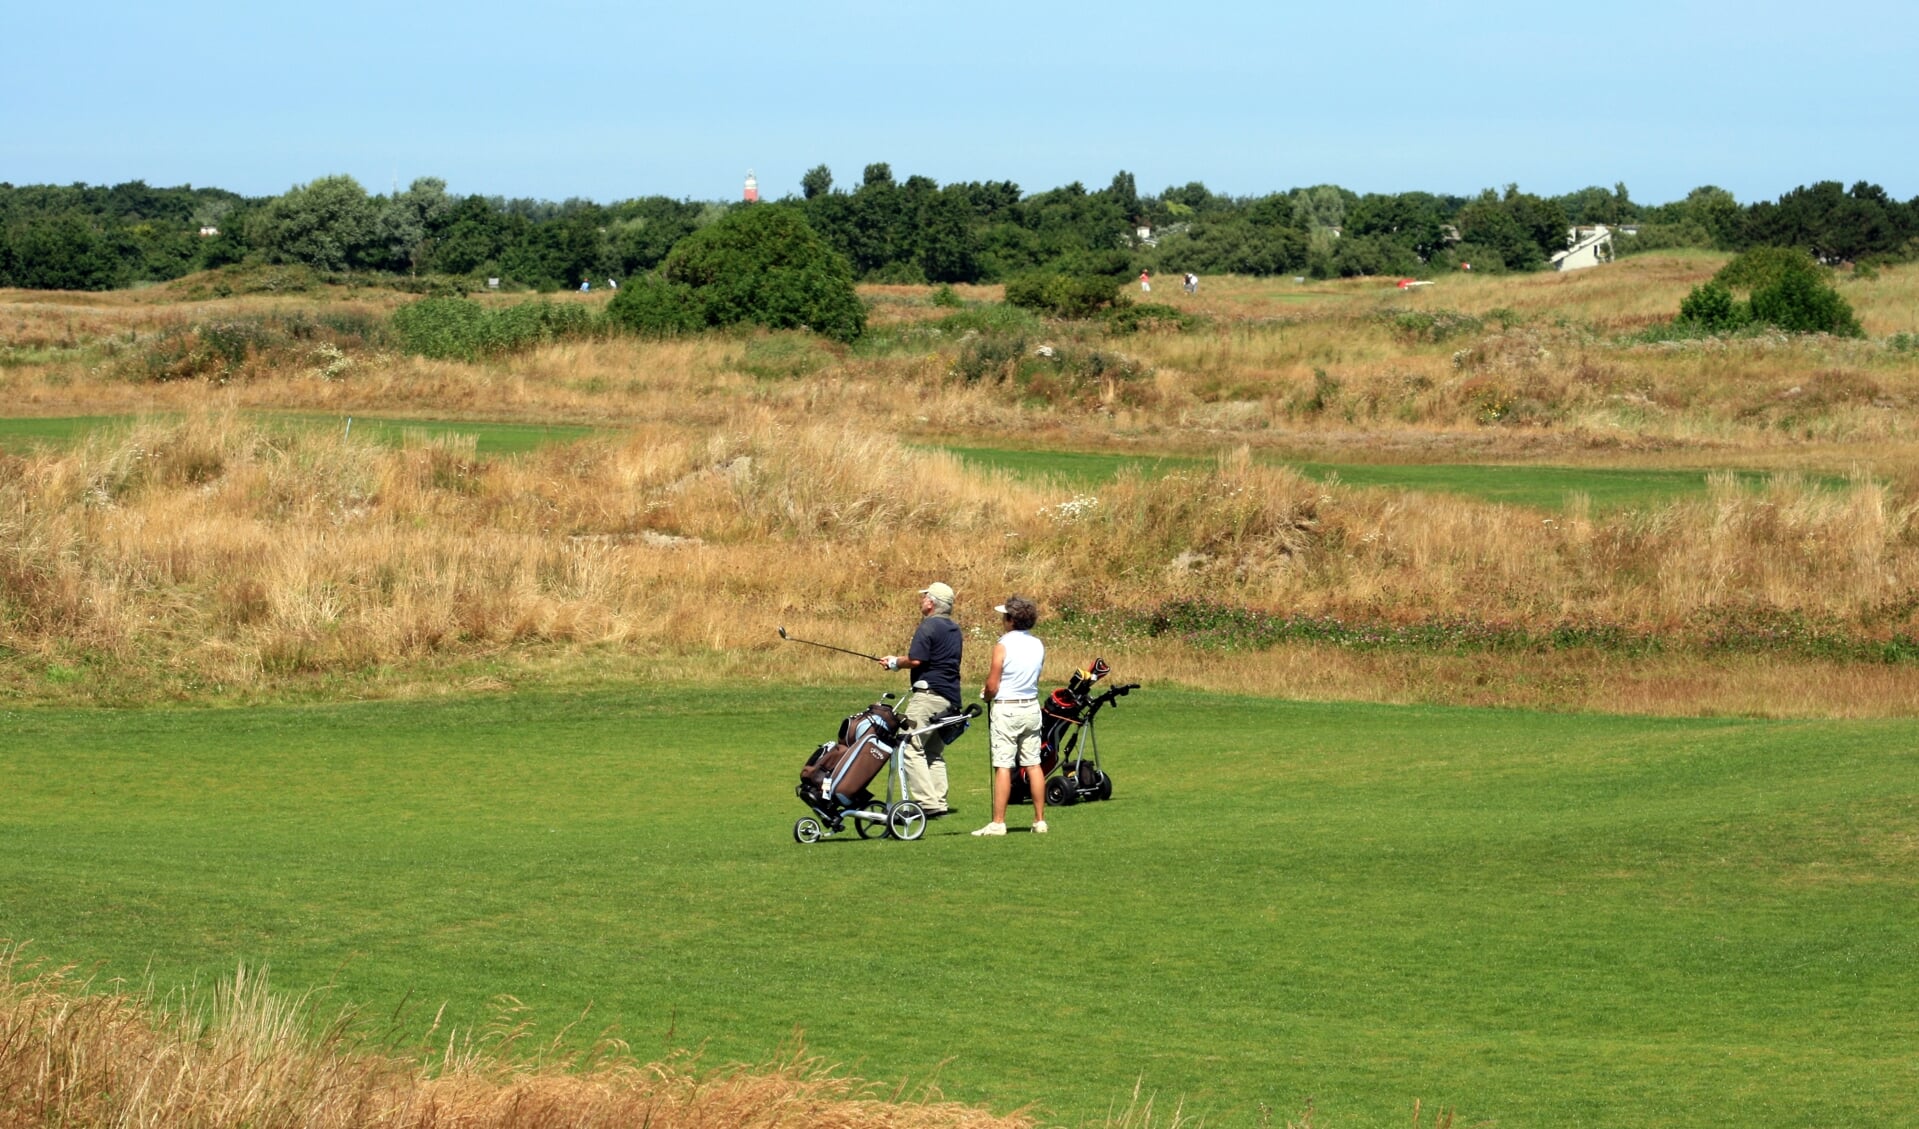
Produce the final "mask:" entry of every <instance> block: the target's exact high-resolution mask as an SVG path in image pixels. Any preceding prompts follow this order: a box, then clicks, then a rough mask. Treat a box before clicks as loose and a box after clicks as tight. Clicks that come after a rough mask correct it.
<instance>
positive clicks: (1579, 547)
mask: <svg viewBox="0 0 1919 1129" xmlns="http://www.w3.org/2000/svg"><path fill="white" fill-rule="evenodd" d="M1068 493H1069V492H1067V491H1062V490H1058V489H1053V488H1048V487H1046V486H1044V485H1043V484H1041V485H1034V484H1029V483H1025V482H1021V481H1018V480H1014V479H1012V478H1009V477H1007V476H1004V475H1000V474H980V473H977V472H972V471H969V470H967V469H966V468H965V467H964V466H962V465H961V464H959V463H958V462H957V461H955V460H954V459H953V458H952V457H951V456H948V455H945V454H942V453H938V452H926V451H920V450H915V449H911V448H908V447H904V446H902V445H901V444H899V443H897V442H896V441H894V440H893V439H891V438H890V437H887V436H884V435H879V434H875V433H874V432H872V431H870V430H864V429H860V428H858V427H856V426H852V425H850V424H847V423H843V422H841V423H835V422H820V423H794V422H791V419H790V417H789V416H787V415H786V414H785V413H783V412H781V411H778V410H775V409H771V408H767V407H763V406H762V407H752V408H747V409H741V410H738V411H736V412H735V414H733V415H731V416H730V417H728V418H725V419H723V420H721V421H720V422H719V423H718V424H717V425H715V426H712V427H707V426H687V425H685V424H678V425H669V424H665V423H661V424H654V425H648V426H642V427H636V428H633V429H630V430H628V431H626V432H624V433H623V434H622V435H621V436H620V437H619V438H616V439H606V440H591V441H585V442H581V443H577V444H573V445H567V446H555V447H549V448H544V449H542V450H539V451H537V452H535V453H533V454H531V455H528V456H525V457H522V458H519V459H481V458H479V457H477V456H476V455H475V454H474V452H473V448H472V442H471V440H470V439H469V440H466V441H464V442H462V441H460V440H458V439H433V440H428V439H424V438H422V439H416V440H414V441H412V442H410V443H408V444H407V445H405V446H403V447H401V448H399V449H392V448H387V447H382V446H378V445H376V444H373V443H370V442H360V441H353V440H349V439H347V438H346V437H344V436H342V435H341V434H339V433H336V432H334V431H332V430H331V429H326V430H291V431H284V430H274V429H269V428H263V427H261V426H260V425H258V424H254V423H250V422H248V421H247V420H246V419H245V418H244V417H240V416H238V415H235V414H233V413H231V412H229V413H222V414H217V415H207V414H202V415H194V416H188V417H185V418H183V419H179V420H164V421H163V420H148V421H146V422H143V423H140V424H138V425H136V426H134V427H132V428H131V429H130V430H128V431H126V432H124V433H120V434H112V433H105V434H101V435H96V436H95V437H93V438H92V439H90V440H88V441H87V442H86V443H84V444H83V445H81V446H80V447H78V448H76V449H74V450H70V451H65V452H47V453H40V454H36V455H33V456H30V457H27V458H18V457H3V458H0V582H3V583H4V592H5V604H4V608H5V612H6V614H5V616H4V619H0V646H4V647H6V648H7V649H8V651H9V652H11V653H12V654H13V655H15V656H17V657H18V658H21V659H32V660H34V662H35V663H36V664H42V665H43V664H59V663H62V662H70V661H74V660H75V658H76V656H86V657H88V658H90V660H91V661H95V662H105V663H107V664H108V665H110V666H119V667H123V668H125V669H128V670H147V669H148V668H153V669H155V671H156V672H157V673H156V674H155V675H154V677H156V678H159V679H161V680H162V681H163V682H165V683H167V684H168V685H170V686H171V687H172V688H173V690H174V691H175V692H187V693H192V692H205V691H207V690H210V689H212V688H215V687H218V688H222V689H224V690H228V691H235V690H238V691H245V690H260V689H267V688H271V687H272V686H274V685H276V684H281V683H285V682H288V681H295V682H297V681H298V680H300V679H303V678H310V677H313V676H316V675H334V676H337V675H341V674H350V673H352V672H355V671H366V670H373V669H378V668H381V667H383V666H386V665H389V664H395V663H398V664H427V665H429V666H431V665H435V664H443V663H447V662H458V661H462V660H468V659H472V658H475V657H485V656H494V655H500V654H504V653H507V652H510V651H513V650H517V649H525V648H542V647H558V648H563V649H571V650H579V649H581V648H585V649H588V650H611V651H614V652H622V653H627V654H632V655H637V656H642V657H644V656H665V655H684V654H687V653H692V652H699V651H702V650H711V651H717V652H728V651H735V650H742V651H752V650H755V649H759V648H764V647H766V646H769V645H771V644H770V640H771V638H772V630H771V629H772V627H773V626H775V625H776V624H781V623H784V624H786V625H788V626H790V627H792V628H793V629H794V631H795V632H796V633H797V634H801V635H803V636H806V637H823V636H825V637H838V636H840V635H843V634H844V633H845V631H846V629H847V626H848V625H862V626H864V625H866V624H870V623H872V622H875V621H882V622H883V621H884V619H885V617H887V616H889V615H890V614H892V613H894V612H895V611H897V610H898V609H899V605H900V604H901V603H902V597H901V595H900V594H901V593H903V592H910V591H911V590H913V589H914V588H916V587H918V586H920V585H922V584H924V583H925V581H926V580H927V579H928V578H930V577H933V576H940V577H944V578H946V579H948V580H949V581H950V582H952V583H954V584H955V585H956V586H957V587H958V588H959V589H960V591H961V592H962V593H965V594H966V596H967V599H968V600H969V601H971V604H972V610H976V609H977V607H978V606H983V605H984V604H986V603H987V602H988V600H987V597H993V598H997V597H999V596H1001V595H1003V594H1004V593H1006V592H1008V591H1014V590H1018V591H1023V592H1027V593H1029V594H1032V595H1035V596H1036V597H1038V598H1039V599H1040V600H1041V601H1042V602H1043V603H1045V604H1046V605H1047V606H1049V607H1055V608H1056V607H1059V606H1060V605H1062V604H1066V603H1071V604H1073V605H1075V606H1077V607H1080V608H1083V609H1092V610H1100V609H1127V608H1131V609H1150V608H1154V607H1157V606H1162V605H1165V604H1168V603H1171V602H1175V601H1187V600H1198V601H1204V602H1210V603H1217V604H1225V605H1232V606H1246V607H1253V608H1261V609H1271V610H1275V611H1286V612H1291V613H1300V614H1311V615H1326V616H1337V617H1342V618H1345V619H1347V620H1350V621H1353V622H1359V623H1380V624H1384V625H1392V624H1403V623H1419V622H1425V621H1430V620H1433V619H1445V618H1457V619H1461V620H1465V621H1471V622H1477V623H1491V624H1504V625H1512V626H1517V627H1520V628H1525V629H1530V630H1534V631H1538V632H1543V631H1547V630H1550V629H1551V628H1552V627H1553V626H1554V625H1557V624H1560V623H1566V622H1571V623H1578V624H1587V625H1603V626H1609V627H1615V628H1619V629H1622V630H1625V631H1628V632H1631V633H1638V634H1642V635H1658V636H1670V637H1672V638H1673V639H1675V640H1676V641H1678V643H1679V644H1680V647H1681V649H1682V650H1684V647H1685V640H1687V639H1690V638H1695V637H1696V636H1698V634H1699V632H1701V631H1702V630H1705V629H1707V628H1710V627H1711V626H1712V625H1713V624H1715V623H1719V622H1722V621H1725V620H1727V619H1729V618H1730V620H1731V621H1732V622H1735V623H1736V622H1740V617H1743V616H1748V615H1751V614H1766V615H1777V614H1782V613H1796V614H1798V615H1800V616H1802V617H1805V618H1806V619H1807V620H1808V621H1811V622H1816V623H1819V624H1822V625H1826V626H1827V628H1828V629H1829V630H1833V631H1838V632H1840V633H1841V634H1843V635H1848V636H1852V637H1860V638H1868V639H1870V638H1886V637H1888V636H1890V635H1892V634H1895V633H1904V634H1912V633H1915V632H1919V600H1914V599H1912V598H1911V593H1912V592H1913V591H1914V586H1915V583H1919V520H1915V518H1916V517H1919V510H1916V507H1915V504H1914V502H1913V500H1912V498H1911V496H1910V494H1909V493H1905V492H1903V491H1902V490H1900V489H1899V488H1898V487H1896V486H1894V485H1889V484H1887V483H1885V482H1882V481H1879V480H1876V479H1866V478H1862V479H1859V480H1857V481H1855V482H1854V483H1852V484H1851V485H1850V486H1849V487H1847V488H1844V489H1836V490H1835V489H1831V488H1822V487H1815V486H1812V485H1809V484H1807V483H1805V482H1801V481H1797V480H1794V479H1791V478H1785V479H1781V480H1778V481H1776V482H1775V483H1774V485H1773V486H1772V487H1770V488H1769V490H1767V491H1766V492H1764V493H1754V492H1751V491H1748V490H1746V489H1744V488H1741V487H1739V486H1737V485H1735V484H1734V483H1733V482H1732V481H1731V480H1730V479H1724V480H1720V481H1718V482H1717V483H1716V484H1715V486H1714V488H1713V490H1712V492H1711V493H1710V494H1709V495H1708V496H1707V497H1705V498H1702V499H1699V500H1695V501H1687V502H1681V503H1677V504H1674V505H1672V506H1669V507H1666V508H1663V509H1659V510H1655V511H1649V512H1639V511H1634V512H1623V513H1618V514H1608V515H1604V516H1598V517H1595V516H1592V515H1590V514H1586V513H1583V512H1580V511H1579V510H1578V509H1575V510H1574V511H1573V512H1572V513H1570V514H1567V515H1563V516H1562V517H1559V518H1546V519H1542V518H1541V516H1540V515H1539V514H1538V513H1537V512H1535V511H1530V510H1522V509H1515V508H1512V507H1505V506H1498V505H1492V504H1487V503H1482V502H1476V501H1473V500H1471V499H1466V498H1459V497H1441V496H1421V495H1406V494H1400V493H1396V492H1390V491H1382V490H1367V489H1356V488H1349V487H1343V486H1340V485H1337V484H1331V485H1329V484H1324V483H1319V482H1315V481H1312V480H1309V479H1306V478H1303V477H1301V476H1299V475H1298V474H1296V473H1294V472H1292V471H1290V470H1288V469H1286V468H1284V467H1277V466H1270V465H1264V464H1260V463H1256V462H1254V461H1252V460H1251V459H1250V458H1249V457H1248V455H1247V453H1246V451H1245V450H1244V449H1241V450H1240V451H1239V452H1238V453H1237V454H1235V455H1233V456H1230V457H1228V458H1225V459H1224V460H1222V461H1221V462H1220V463H1219V464H1218V465H1217V466H1215V467H1213V468H1212V469H1196V470H1192V471H1186V472H1182V473H1175V474H1169V475H1161V476H1152V477H1148V476H1141V475H1128V476H1122V477H1121V478H1120V479H1118V480H1117V481H1114V482H1112V483H1110V484H1109V485H1107V486H1106V487H1103V488H1101V490H1100V491H1099V492H1098V493H1097V495H1096V496H1089V497H1085V498H1078V499H1073V498H1070V497H1069V496H1068ZM962 610H963V611H968V609H962ZM969 614H970V612H969ZM974 618H975V619H976V618H977V617H976V616H975V617H974ZM900 626H901V629H902V630H904V629H905V627H907V626H910V625H909V624H906V623H902V624H901V625H900ZM1126 642H1127V645H1140V646H1144V645H1145V644H1144V643H1143V641H1140V640H1128V641H1126ZM1158 646H1159V648H1160V650H1161V651H1164V650H1165V648H1166V647H1169V646H1171V644H1170V643H1166V642H1164V641H1162V642H1161V643H1160V644H1159V645H1158ZM1162 658H1163V661H1166V662H1168V663H1169V667H1168V669H1169V670H1181V669H1192V668H1194V665H1193V664H1197V668H1198V669H1203V668H1204V666H1205V662H1204V661H1203V660H1201V659H1199V658H1198V657H1196V656H1187V658H1190V659H1191V663H1188V662H1187V658H1182V657H1181V656H1179V655H1178V654H1177V653H1176V652H1175V653H1172V654H1164V655H1162ZM1182 664H1185V665H1182ZM1262 665H1264V666H1265V667H1267V668H1268V669H1267V672H1266V673H1265V674H1264V675H1263V676H1262V677H1263V680H1264V681H1263V683H1262V684H1263V686H1264V687H1265V688H1266V689H1269V690H1285V691H1287V692H1305V693H1308V694H1314V695H1318V694H1324V693H1331V694H1335V695H1337V694H1339V693H1341V691H1339V690H1338V689H1336V688H1335V687H1333V686H1329V685H1327V684H1325V683H1323V682H1320V683H1305V684H1301V683H1297V682H1293V681H1290V680H1289V679H1288V677H1287V676H1285V675H1283V674H1281V673H1280V672H1281V671H1283V670H1284V668H1285V662H1284V660H1282V659H1280V658H1278V657H1270V656H1269V658H1268V659H1267V660H1266V661H1265V662H1264V663H1263V664H1262ZM1455 665H1456V664H1455ZM1493 665H1495V666H1497V665H1498V663H1497V662H1495V663H1494V664H1493ZM1417 666H1418V664H1417V663H1413V664H1411V667H1410V668H1409V669H1416V668H1417ZM10 669H11V671H12V680H13V690H14V692H16V693H29V692H31V691H30V686H29V683H28V680H29V678H30V677H31V675H30V671H31V670H33V669H35V667H34V666H26V665H22V664H21V663H19V662H16V663H14V664H12V666H11V668H10ZM1331 669H1333V670H1345V671H1347V672H1348V676H1349V677H1356V676H1357V672H1359V671H1362V670H1366V669H1368V666H1367V665H1366V664H1358V663H1349V664H1345V665H1344V666H1340V665H1337V664H1336V665H1335V666H1334V667H1333V668H1331ZM1370 669H1371V670H1372V675H1371V678H1372V681H1373V684H1374V685H1375V686H1376V688H1378V689H1379V690H1381V692H1386V688H1385V687H1384V686H1383V685H1381V684H1380V682H1379V678H1380V674H1381V666H1380V664H1373V665H1372V666H1371V668H1370ZM1444 669H1446V668H1445V665H1444V664H1439V665H1438V666H1435V667H1434V668H1433V672H1432V673H1430V674H1427V675H1423V676H1421V678H1420V679H1419V683H1420V684H1425V685H1427V686H1429V687H1433V686H1442V687H1447V688H1448V692H1449V693H1453V694H1456V695H1457V696H1460V697H1465V698H1469V699H1470V698H1475V697H1476V695H1475V694H1474V693H1473V692H1472V691H1471V690H1469V689H1463V688H1461V687H1460V686H1459V685H1458V683H1457V680H1456V679H1455V678H1452V677H1450V676H1447V675H1445V674H1443V673H1442V671H1443V670H1444ZM1323 677H1324V676H1322V678H1323ZM1889 677H1890V678H1891V679H1892V682H1893V683H1895V684H1900V679H1899V677H1898V676H1897V675H1893V676H1889ZM1209 681H1210V680H1209ZM1631 684H1632V681H1631V679H1630V678H1628V679H1626V680H1625V681H1623V682H1621V683H1619V684H1618V686H1619V687H1625V686H1629V685H1631ZM1606 685H1608V686H1610V685H1613V684H1606ZM1390 692H1391V693H1393V694H1396V695H1398V694H1409V695H1414V696H1417V693H1418V692H1417V690H1416V687H1415V686H1414V685H1412V684H1406V683H1403V682H1402V683H1401V684H1400V685H1398V686H1394V687H1393V688H1392V689H1391V690H1390ZM1635 692H1639V691H1635ZM1895 696H1896V694H1895ZM1820 697H1821V698H1824V697H1825V695H1820ZM1720 700H1723V695H1722V696H1721V699H1720ZM1747 700H1748V699H1747V698H1746V697H1741V698H1740V699H1739V701H1740V702H1741V703H1744V702H1746V701H1747ZM1703 708H1743V704H1742V705H1739V706H1731V707H1715V706H1712V705H1709V704H1708V705H1705V706H1704V707H1703ZM1786 708H1788V710H1789V711H1794V712H1796V708H1795V707H1791V706H1788V707H1786ZM1842 712H1843V710H1842Z"/></svg>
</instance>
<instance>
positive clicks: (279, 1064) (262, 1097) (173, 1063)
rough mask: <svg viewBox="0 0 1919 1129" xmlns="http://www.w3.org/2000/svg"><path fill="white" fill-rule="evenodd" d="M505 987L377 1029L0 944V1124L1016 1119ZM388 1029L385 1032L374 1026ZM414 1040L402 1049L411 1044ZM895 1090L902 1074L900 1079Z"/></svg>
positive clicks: (1010, 1124) (730, 1128)
mask: <svg viewBox="0 0 1919 1129" xmlns="http://www.w3.org/2000/svg"><path fill="white" fill-rule="evenodd" d="M515 1019H516V1017H515V1014H514V1010H513V1009H512V1007H511V1006H510V1002H509V1003H508V1004H507V1005H505V1006H503V1010H502V1012H501V1014H500V1016H499V1017H498V1018H497V1019H496V1020H495V1021H494V1022H493V1023H491V1024H490V1025H488V1026H486V1027H484V1028H482V1029H480V1030H477V1031H444V1032H442V1031H438V1030H434V1031H430V1032H427V1033H426V1036H425V1043H426V1044H427V1045H424V1046H421V1047H418V1048H406V1049H403V1048H396V1047H393V1046H391V1045H390V1044H388V1045H383V1044H382V1041H381V1039H380V1037H379V1036H380V1035H381V1032H379V1031H377V1030H375V1029H373V1028H372V1026H371V1024H369V1023H368V1022H367V1020H366V1018H365V1017H364V1016H361V1015H358V1014H356V1013H355V1012H354V1011H353V1010H352V1009H342V1010H340V1011H339V1012H338V1013H337V1014H335V1015H333V1016H330V1017H329V1016H328V1015H326V1014H325V1012H324V1009H323V1004H322V997H320V996H319V995H316V994H315V993H313V992H308V993H305V994H303V995H300V996H296V997H287V996H284V995H276V994H275V993H273V992H272V991H270V990H269V988H268V985H267V980H266V977H265V975H264V974H261V973H259V972H257V971H255V972H249V970H248V969H247V968H246V967H244V966H242V967H241V968H240V969H239V970H238V971H237V972H236V973H234V974H233V975H232V976H231V977H230V978H228V979H225V980H223V981H220V982H218V983H216V984H214V985H213V986H212V987H211V988H210V989H209V990H203V991H195V990H192V989H187V990H180V991H172V992H165V993H161V992H158V991H157V990H156V989H154V988H153V987H151V986H149V987H147V988H145V989H143V990H142V991H140V992H137V993H129V992H127V991H125V990H124V989H123V988H121V987H119V986H116V985H102V984H98V983H95V982H92V981H90V980H87V979H84V978H81V977H78V976H77V975H76V973H75V972H74V970H73V969H71V968H60V967H52V966H49V965H47V964H45V963H42V962H35V961H32V960H28V959H25V958H24V957H23V952H22V949H21V948H20V947H19V946H6V947H4V948H0V1125H6V1126H21V1127H25V1126H38V1125H61V1126H73V1127H75V1129H91V1127H102V1129H105V1127H110V1126H111V1127H118V1126H129V1125H140V1126H151V1127H155V1129H199V1127H207V1129H213V1127H221V1126H232V1125H247V1126H254V1127H257V1129H276V1127H286V1129H293V1127H299V1129H332V1127H338V1129H429V1127H436V1129H454V1127H458V1129H535V1127H549V1126H569V1127H573V1129H595V1127H599V1126H605V1127H608V1129H616V1127H617V1129H625V1127H630V1126H640V1125H645V1126H650V1127H656V1129H760V1127H768V1129H770V1127H772V1126H777V1125H805V1126H818V1127H821V1129H1024V1127H1027V1126H1030V1125H1032V1124H1033V1121H1032V1119H1031V1118H1030V1117H1027V1116H1025V1115H1023V1114H1018V1113H1015V1114H1011V1115H1008V1116H995V1115H993V1114H991V1113H989V1112H987V1111H985V1110H983V1109H979V1108H976V1107H970V1106H966V1105H962V1104H960V1103H957V1102H948V1101H943V1100H941V1099H940V1098H939V1097H938V1092H937V1091H936V1090H933V1089H932V1088H931V1087H928V1088H926V1090H925V1091H924V1092H923V1093H921V1094H918V1095H910V1096H909V1095H907V1094H906V1093H904V1092H901V1091H896V1092H894V1093H892V1094H886V1093H884V1092H882V1091H880V1090H878V1089H876V1088H875V1087H872V1086H870V1085H868V1084H866V1083H864V1082H861V1081H859V1080H858V1079H855V1078H852V1077H849V1076H847V1075H845V1074H844V1073H842V1072H840V1071H837V1070H835V1069H832V1068H831V1067H830V1066H829V1065H828V1064H826V1063H824V1062H823V1061H821V1060H820V1059H818V1058H817V1057H811V1056H809V1055H808V1054H807V1053H806V1052H805V1050H804V1049H803V1048H802V1047H800V1046H798V1045H797V1044H796V1045H794V1046H793V1047H792V1048H790V1049H789V1050H788V1051H787V1052H786V1053H784V1054H782V1055H781V1057H779V1058H778V1059H777V1060H775V1061H773V1062H770V1063H766V1064H763V1065H759V1066H755V1067H745V1066H728V1067H719V1068H712V1067H706V1066H704V1065H702V1064H701V1063H700V1062H699V1060H698V1058H697V1057H694V1056H690V1055H682V1056H678V1057H674V1058H669V1059H666V1060H663V1061H658V1062H650V1063H643V1062H639V1061H637V1060H635V1059H634V1058H633V1057H632V1055H631V1054H630V1052H629V1051H628V1049H627V1048H626V1046H625V1045H624V1044H622V1043H619V1042H618V1041H602V1042H601V1043H599V1044H596V1045H594V1046H593V1047H591V1048H590V1049H588V1050H586V1051H580V1050H578V1049H574V1048H571V1047H569V1046H567V1045H566V1044H564V1043H559V1042H555V1043H549V1044H546V1045H539V1046H528V1045H526V1044H527V1042H528V1039H527V1031H526V1026H525V1024H524V1023H523V1022H516V1021H515ZM387 1034H388V1036H389V1038H391V1034H392V1033H390V1032H389V1033H387ZM409 1051H410V1052H411V1053H408V1052H409ZM902 1090H903V1087H902Z"/></svg>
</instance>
